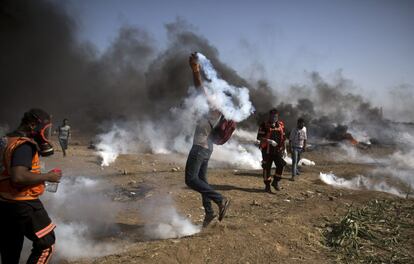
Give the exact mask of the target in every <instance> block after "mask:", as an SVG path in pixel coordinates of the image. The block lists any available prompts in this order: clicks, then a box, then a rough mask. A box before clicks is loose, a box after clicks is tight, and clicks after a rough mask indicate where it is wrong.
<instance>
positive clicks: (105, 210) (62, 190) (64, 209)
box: [42, 177, 121, 260]
mask: <svg viewBox="0 0 414 264" xmlns="http://www.w3.org/2000/svg"><path fill="white" fill-rule="evenodd" d="M103 187H105V185H104V184H103V183H102V182H101V181H98V180H94V179H90V178H86V177H76V178H75V177H70V178H68V177H65V178H63V180H62V181H61V182H60V183H59V188H58V191H57V192H56V193H45V195H44V197H43V198H44V199H42V200H43V201H44V204H45V207H46V209H47V210H48V212H49V214H50V217H51V219H52V220H53V222H54V223H55V224H56V226H57V227H56V229H55V233H56V241H57V243H56V247H57V251H56V257H57V258H58V259H65V260H74V259H79V258H84V257H98V256H104V255H108V254H111V253H114V252H116V251H117V250H119V246H118V245H117V244H115V243H111V242H104V241H102V238H103V237H105V234H111V233H113V231H114V230H116V226H115V224H114V223H115V218H116V215H117V214H118V212H119V211H120V210H121V205H120V204H116V203H115V202H113V201H112V200H111V199H110V198H109V197H108V196H106V195H104V193H102V191H100V190H101V188H103Z"/></svg>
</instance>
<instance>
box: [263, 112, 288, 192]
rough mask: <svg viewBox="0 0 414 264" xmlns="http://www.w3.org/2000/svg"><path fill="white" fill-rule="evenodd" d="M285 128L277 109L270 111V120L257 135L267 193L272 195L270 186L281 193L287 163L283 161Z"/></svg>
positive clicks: (264, 123)
mask: <svg viewBox="0 0 414 264" xmlns="http://www.w3.org/2000/svg"><path fill="white" fill-rule="evenodd" d="M284 130H285V126H284V124H283V122H282V121H280V120H279V112H278V111H277V109H271V110H270V111H269V119H268V120H267V122H263V123H262V124H261V125H260V127H259V131H258V133H257V139H258V140H259V141H260V149H261V151H262V158H263V161H262V167H263V181H264V184H265V191H266V192H268V193H272V191H271V189H270V184H271V185H272V186H273V187H274V188H275V190H276V191H280V186H279V181H280V180H281V178H282V173H283V168H284V167H285V165H286V162H285V161H284V159H283V152H284V150H285V131H284ZM273 163H275V165H276V172H275V175H274V178H273V182H272V183H271V181H272V176H271V168H272V164H273Z"/></svg>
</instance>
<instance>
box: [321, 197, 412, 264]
mask: <svg viewBox="0 0 414 264" xmlns="http://www.w3.org/2000/svg"><path fill="white" fill-rule="evenodd" d="M413 217H414V202H413V200H372V201H370V202H369V203H368V204H367V205H366V206H363V207H362V208H355V207H354V206H352V205H351V206H349V209H348V212H347V213H346V215H345V216H344V217H343V218H342V219H341V220H340V221H339V222H336V223H333V224H329V225H327V227H326V229H325V231H324V237H325V243H326V245H327V246H328V247H330V248H331V249H332V251H333V253H335V254H336V260H337V262H339V263H413V259H414V255H413V242H412V239H410V237H412V235H413V229H414V218H413Z"/></svg>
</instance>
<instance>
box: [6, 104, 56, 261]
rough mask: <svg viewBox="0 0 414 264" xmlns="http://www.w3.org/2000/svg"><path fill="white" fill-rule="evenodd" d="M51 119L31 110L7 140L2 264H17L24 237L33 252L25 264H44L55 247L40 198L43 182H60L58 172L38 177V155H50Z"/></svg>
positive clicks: (52, 228) (50, 222)
mask: <svg viewBox="0 0 414 264" xmlns="http://www.w3.org/2000/svg"><path fill="white" fill-rule="evenodd" d="M51 125H52V123H51V118H50V115H49V114H48V113H46V112H45V111H43V110H41V109H31V110H29V111H28V112H26V113H25V114H24V116H23V118H22V121H21V124H20V126H19V127H18V128H17V129H16V130H15V131H14V132H12V133H9V134H8V135H7V137H6V140H7V143H6V146H5V148H4V150H3V165H4V168H3V171H2V172H1V176H0V212H1V216H0V233H1V235H0V254H1V262H2V263H4V264H15V263H16V264H18V263H19V259H20V252H21V250H22V246H23V240H24V237H27V238H28V239H30V240H31V241H32V242H33V244H32V246H33V249H32V252H31V255H30V257H29V259H28V260H27V263H47V262H48V261H49V259H50V257H51V255H52V252H53V248H54V244H55V234H54V231H53V230H54V228H55V225H54V224H53V223H52V221H51V220H50V218H49V216H48V214H47V212H46V210H45V208H44V207H43V204H42V202H41V201H40V200H39V196H40V195H42V194H43V192H44V190H45V181H49V182H59V180H60V178H61V177H62V173H61V172H56V171H51V172H48V173H41V171H40V160H39V155H41V156H49V155H52V154H53V147H52V145H51V143H50V142H49V140H48V135H49V132H50V129H51Z"/></svg>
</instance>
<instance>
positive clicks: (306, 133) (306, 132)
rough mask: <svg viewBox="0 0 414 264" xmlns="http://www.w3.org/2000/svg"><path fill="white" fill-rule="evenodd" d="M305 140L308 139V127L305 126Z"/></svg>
mask: <svg viewBox="0 0 414 264" xmlns="http://www.w3.org/2000/svg"><path fill="white" fill-rule="evenodd" d="M304 132H305V133H304V134H305V135H304V140H308V131H307V130H306V127H305V130H304Z"/></svg>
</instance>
